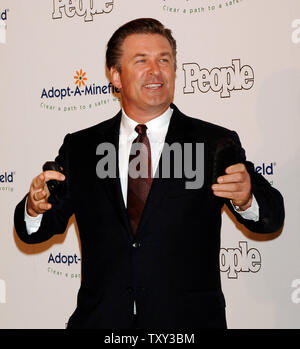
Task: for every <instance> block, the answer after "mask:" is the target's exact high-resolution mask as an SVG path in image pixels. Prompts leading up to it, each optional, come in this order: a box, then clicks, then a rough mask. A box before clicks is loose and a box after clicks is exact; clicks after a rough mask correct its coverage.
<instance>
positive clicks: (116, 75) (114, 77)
mask: <svg viewBox="0 0 300 349" xmlns="http://www.w3.org/2000/svg"><path fill="white" fill-rule="evenodd" d="M109 72H110V78H111V82H112V84H113V85H114V86H115V87H116V88H118V89H121V88H122V83H121V76H120V72H119V71H118V70H117V69H116V68H115V67H111V68H110V70H109Z"/></svg>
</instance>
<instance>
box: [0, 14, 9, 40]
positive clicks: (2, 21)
mask: <svg viewBox="0 0 300 349" xmlns="http://www.w3.org/2000/svg"><path fill="white" fill-rule="evenodd" d="M8 12H9V9H5V10H2V9H0V44H6V31H7V16H8Z"/></svg>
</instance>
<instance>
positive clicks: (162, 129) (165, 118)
mask: <svg viewBox="0 0 300 349" xmlns="http://www.w3.org/2000/svg"><path fill="white" fill-rule="evenodd" d="M172 113H173V109H172V108H171V107H169V108H168V109H167V110H166V111H165V112H164V113H163V114H161V115H159V116H157V117H156V118H154V119H152V120H150V121H148V122H146V123H145V125H146V126H147V134H148V135H149V136H150V137H151V139H152V140H153V141H156V142H164V139H165V136H166V133H167V130H168V127H169V123H170V119H171V116H172ZM136 125H138V122H136V121H134V120H133V119H131V118H130V117H129V116H127V115H126V113H125V111H124V109H122V119H121V129H120V134H121V136H122V137H125V138H127V140H128V141H133V139H135V138H136V136H137V132H136V131H135V130H134V128H135V127H136Z"/></svg>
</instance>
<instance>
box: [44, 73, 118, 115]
mask: <svg viewBox="0 0 300 349" xmlns="http://www.w3.org/2000/svg"><path fill="white" fill-rule="evenodd" d="M72 81H73V84H71V85H69V86H63V87H57V86H50V87H44V88H42V91H41V94H40V100H41V102H40V107H41V108H43V109H44V110H48V111H64V112H67V111H85V110H88V109H92V108H95V107H100V106H103V105H107V104H110V103H111V102H119V99H120V96H119V93H120V91H119V90H118V89H117V88H116V87H114V86H113V85H112V83H111V82H109V83H108V82H107V81H106V82H105V83H104V84H98V83H95V82H92V83H88V77H87V73H86V72H85V71H83V70H82V69H79V70H76V71H75V74H73V80H72ZM90 96H92V97H95V99H94V100H93V101H91V100H90V99H89V100H88V101H86V100H83V98H84V97H90ZM79 100H80V102H81V103H80V104H78V103H79ZM77 102H78V103H77Z"/></svg>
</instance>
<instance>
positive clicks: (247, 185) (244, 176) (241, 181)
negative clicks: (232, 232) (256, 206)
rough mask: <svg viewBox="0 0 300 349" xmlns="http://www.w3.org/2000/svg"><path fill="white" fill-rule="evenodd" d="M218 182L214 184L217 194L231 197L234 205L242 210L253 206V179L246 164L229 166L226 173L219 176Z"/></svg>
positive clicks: (214, 191) (213, 187)
mask: <svg viewBox="0 0 300 349" xmlns="http://www.w3.org/2000/svg"><path fill="white" fill-rule="evenodd" d="M217 182H218V183H217V184H213V185H212V190H213V193H214V194H215V195H216V196H219V197H222V198H226V199H231V200H232V203H233V205H235V206H239V208H240V210H241V211H245V210H246V209H247V208H249V207H250V206H251V203H252V192H251V179H250V176H249V173H248V171H247V169H246V166H245V165H244V164H235V165H232V166H229V167H227V168H226V170H225V175H224V176H220V177H218V179H217Z"/></svg>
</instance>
